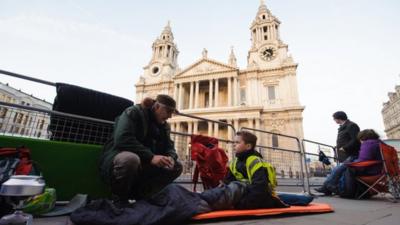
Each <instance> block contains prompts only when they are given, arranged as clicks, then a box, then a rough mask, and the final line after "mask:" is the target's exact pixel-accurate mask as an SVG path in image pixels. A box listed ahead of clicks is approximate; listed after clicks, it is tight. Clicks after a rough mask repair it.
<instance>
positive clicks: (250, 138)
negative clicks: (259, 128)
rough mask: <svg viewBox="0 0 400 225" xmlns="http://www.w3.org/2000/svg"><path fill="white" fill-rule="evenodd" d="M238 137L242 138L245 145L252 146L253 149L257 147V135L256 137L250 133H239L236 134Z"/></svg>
mask: <svg viewBox="0 0 400 225" xmlns="http://www.w3.org/2000/svg"><path fill="white" fill-rule="evenodd" d="M236 135H237V136H240V137H242V140H243V141H244V143H246V144H250V145H251V149H254V148H255V147H256V143H257V136H256V135H254V134H252V133H250V132H248V131H239V132H236Z"/></svg>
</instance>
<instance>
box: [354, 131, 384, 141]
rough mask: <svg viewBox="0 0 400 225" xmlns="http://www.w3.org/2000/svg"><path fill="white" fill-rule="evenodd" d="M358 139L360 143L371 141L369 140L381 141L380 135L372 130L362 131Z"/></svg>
mask: <svg viewBox="0 0 400 225" xmlns="http://www.w3.org/2000/svg"><path fill="white" fill-rule="evenodd" d="M357 137H358V139H359V140H360V141H365V140H369V139H379V134H377V133H376V132H375V131H374V130H372V129H365V130H362V131H360V133H358V135H357Z"/></svg>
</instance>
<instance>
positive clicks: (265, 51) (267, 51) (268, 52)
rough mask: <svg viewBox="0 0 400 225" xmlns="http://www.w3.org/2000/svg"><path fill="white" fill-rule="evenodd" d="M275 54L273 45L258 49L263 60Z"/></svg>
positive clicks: (270, 58)
mask: <svg viewBox="0 0 400 225" xmlns="http://www.w3.org/2000/svg"><path fill="white" fill-rule="evenodd" d="M275 56H276V50H275V49H274V48H273V47H264V48H262V49H261V51H260V57H261V58H262V59H263V60H265V61H270V60H272V59H274V58H275Z"/></svg>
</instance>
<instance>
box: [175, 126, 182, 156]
mask: <svg viewBox="0 0 400 225" xmlns="http://www.w3.org/2000/svg"><path fill="white" fill-rule="evenodd" d="M180 126H181V124H180V123H179V122H176V123H175V132H180V130H181V129H180ZM178 137H179V135H177V134H176V135H175V136H174V142H175V146H174V147H175V149H177V146H178V145H179V138H178Z"/></svg>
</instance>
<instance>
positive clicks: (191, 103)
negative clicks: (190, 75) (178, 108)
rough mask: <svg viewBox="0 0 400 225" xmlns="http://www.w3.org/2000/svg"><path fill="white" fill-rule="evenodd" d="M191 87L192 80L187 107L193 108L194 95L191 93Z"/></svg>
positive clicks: (192, 86)
mask: <svg viewBox="0 0 400 225" xmlns="http://www.w3.org/2000/svg"><path fill="white" fill-rule="evenodd" d="M193 88H194V82H193V81H192V82H190V93H189V109H192V108H193V97H194V95H193V93H194V91H193Z"/></svg>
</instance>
